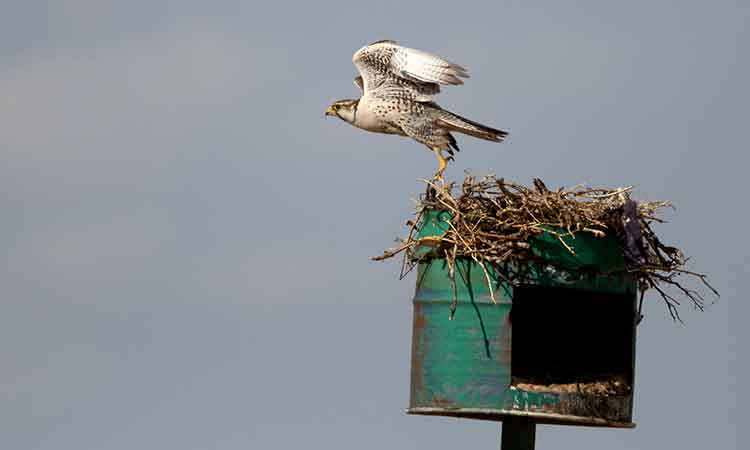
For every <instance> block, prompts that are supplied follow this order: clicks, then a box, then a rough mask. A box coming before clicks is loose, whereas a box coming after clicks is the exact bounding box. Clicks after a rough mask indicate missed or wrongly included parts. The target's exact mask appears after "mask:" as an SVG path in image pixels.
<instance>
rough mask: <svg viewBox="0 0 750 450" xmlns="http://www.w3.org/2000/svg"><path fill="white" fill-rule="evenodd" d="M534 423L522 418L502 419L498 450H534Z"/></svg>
mask: <svg viewBox="0 0 750 450" xmlns="http://www.w3.org/2000/svg"><path fill="white" fill-rule="evenodd" d="M535 440H536V423H534V421H533V420H530V419H527V418H524V417H513V418H511V417H508V418H505V419H503V432H502V438H501V444H500V450H534V441H535Z"/></svg>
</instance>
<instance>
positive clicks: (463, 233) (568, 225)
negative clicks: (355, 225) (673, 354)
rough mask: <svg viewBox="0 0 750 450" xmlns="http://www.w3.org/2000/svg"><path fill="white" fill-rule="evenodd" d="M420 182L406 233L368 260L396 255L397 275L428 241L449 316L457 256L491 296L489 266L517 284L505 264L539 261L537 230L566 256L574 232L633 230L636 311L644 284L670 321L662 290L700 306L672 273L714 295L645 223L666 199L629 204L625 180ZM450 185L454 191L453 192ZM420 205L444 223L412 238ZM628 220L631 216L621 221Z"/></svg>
mask: <svg viewBox="0 0 750 450" xmlns="http://www.w3.org/2000/svg"><path fill="white" fill-rule="evenodd" d="M423 181H424V182H425V183H426V184H427V193H426V194H425V195H424V197H423V198H422V199H421V201H420V202H419V204H418V206H417V213H416V217H415V218H414V219H412V220H410V221H408V222H407V225H408V226H409V232H408V235H407V238H406V239H405V240H403V241H402V244H401V245H399V246H398V247H396V248H393V249H389V250H386V251H385V252H384V253H383V254H382V255H381V256H378V257H375V258H373V259H374V260H376V261H382V260H385V259H389V258H392V257H394V256H396V255H399V254H403V265H402V271H401V276H402V277H403V276H404V275H405V274H406V273H408V272H409V271H410V270H411V269H412V268H413V267H414V266H415V265H416V264H417V263H419V262H420V259H419V258H418V257H417V249H419V248H421V247H423V246H426V245H427V246H429V247H431V248H432V249H433V252H432V255H441V257H444V258H445V260H446V262H447V265H448V273H449V276H450V278H451V283H452V285H453V291H454V301H453V303H452V305H451V317H453V313H454V311H455V308H456V304H457V290H456V285H455V282H456V281H455V268H456V267H455V264H456V261H457V260H459V259H467V260H472V261H474V262H476V263H477V264H478V265H479V267H481V268H482V271H483V273H484V275H485V279H486V281H487V284H488V287H489V290H490V296H491V299H492V301H493V302H496V299H495V294H494V290H495V289H494V287H493V283H492V277H491V276H490V273H489V272H490V269H491V270H492V271H493V272H494V273H495V274H497V275H498V276H499V277H501V278H502V279H503V281H505V282H506V283H508V284H510V285H515V284H517V283H518V282H519V281H521V280H519V279H518V273H519V271H518V270H515V271H510V270H508V268H509V267H516V268H518V267H525V266H526V265H528V264H530V263H534V262H541V261H540V260H539V258H538V257H537V256H536V255H534V253H533V252H532V249H531V245H530V244H529V242H530V240H531V239H532V238H533V237H535V236H538V235H540V234H542V233H549V234H551V235H553V236H555V237H557V239H558V241H559V242H560V243H561V244H562V245H563V246H564V247H565V248H566V249H567V250H568V251H569V252H570V253H571V254H574V249H573V248H572V247H571V246H570V245H569V244H568V243H567V242H566V241H565V238H570V239H575V238H576V235H577V234H579V233H590V234H593V235H595V236H597V237H603V236H605V235H614V236H619V237H621V238H622V236H625V235H627V234H628V233H629V232H630V233H631V235H632V232H633V230H635V233H636V234H637V238H636V239H634V240H633V239H631V241H632V242H630V245H631V246H633V248H631V249H630V250H631V251H635V252H636V253H639V254H638V255H636V256H637V258H636V259H637V261H635V262H633V261H630V263H629V264H628V267H627V272H628V273H629V274H631V275H632V276H633V277H634V278H635V279H636V282H637V285H638V286H639V290H640V291H641V300H640V302H639V314H640V312H641V311H640V310H641V306H642V301H643V294H644V293H645V292H646V291H647V290H649V289H653V290H655V291H656V292H657V293H659V295H660V296H661V297H662V299H663V300H664V302H665V304H666V306H667V310H668V311H669V314H670V315H671V317H672V318H673V319H674V320H678V321H681V319H680V315H679V310H678V307H679V306H680V301H679V299H678V298H677V297H676V296H675V295H674V294H671V293H670V292H668V289H672V290H676V291H677V292H678V293H679V294H681V295H682V296H683V297H686V298H687V299H688V300H690V301H691V302H692V304H693V306H694V307H695V308H697V309H699V310H703V309H704V307H705V298H704V297H703V295H702V294H701V293H700V292H698V291H697V290H694V289H690V288H688V287H686V286H685V285H683V284H682V283H681V282H680V281H678V277H680V276H685V277H688V278H691V279H693V280H696V279H697V280H699V281H700V282H701V283H702V284H703V285H704V286H705V287H706V288H708V289H709V290H710V291H711V292H712V293H713V294H714V295H716V296H717V297H718V295H719V294H718V292H717V291H716V289H714V288H713V287H712V286H711V285H710V284H709V283H708V280H707V276H706V275H704V274H701V273H697V272H692V271H689V270H686V269H685V264H686V262H687V258H686V257H685V256H684V255H683V253H682V252H681V251H680V250H679V249H678V248H676V247H670V246H666V245H664V244H663V243H662V242H661V240H660V239H659V238H658V237H657V235H656V233H654V231H653V230H652V229H651V224H652V223H654V222H662V220H660V219H659V218H658V217H656V212H657V211H658V210H659V209H661V208H664V207H668V206H671V204H670V203H669V202H663V201H657V202H646V201H643V202H638V203H637V204H636V203H635V202H632V201H631V200H630V193H631V191H632V189H633V188H632V186H626V187H621V188H618V189H606V188H590V187H585V186H581V185H579V186H575V187H573V188H571V189H569V190H566V189H563V188H559V189H557V190H550V189H549V188H548V187H547V186H546V185H545V184H544V183H543V182H542V181H541V180H539V179H535V180H534V182H533V187H525V186H522V185H520V184H516V183H512V182H508V181H506V180H504V179H503V178H496V177H494V176H488V177H484V178H482V179H480V180H477V179H476V178H475V177H473V176H467V177H465V179H464V181H463V184H462V185H461V187H460V189H456V186H455V184H454V183H445V182H443V181H442V180H434V179H433V180H423ZM454 191H457V192H456V193H455V194H454ZM628 208H631V213H632V214H631V216H632V217H630V218H628V217H625V216H627V214H625V213H624V212H626V210H627V209H628ZM427 210H440V211H448V212H449V213H450V214H451V218H450V220H448V228H447V230H446V232H445V233H444V234H443V235H442V236H428V237H417V236H418V232H419V228H418V227H419V223H420V221H421V220H422V218H423V214H424V212H425V211H427ZM630 220H635V221H636V222H635V223H631V224H628V223H627V222H628V221H630ZM626 228H628V229H626ZM556 230H562V231H556ZM621 242H622V239H621ZM626 256H627V254H626ZM626 260H627V258H626ZM544 263H545V264H549V263H550V262H549V261H544ZM560 269H563V270H565V268H560Z"/></svg>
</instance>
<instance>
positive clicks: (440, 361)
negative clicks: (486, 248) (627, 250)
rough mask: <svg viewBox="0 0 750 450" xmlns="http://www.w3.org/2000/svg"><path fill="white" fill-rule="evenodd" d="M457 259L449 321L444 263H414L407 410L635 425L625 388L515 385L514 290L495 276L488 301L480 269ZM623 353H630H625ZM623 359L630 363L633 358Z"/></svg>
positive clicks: (449, 299)
mask: <svg viewBox="0 0 750 450" xmlns="http://www.w3.org/2000/svg"><path fill="white" fill-rule="evenodd" d="M459 264H460V267H458V268H457V272H458V274H457V276H456V281H457V283H456V289H457V294H458V300H459V302H458V307H457V309H456V313H455V316H454V319H453V320H449V311H450V308H449V306H450V303H451V302H452V300H453V287H452V285H451V283H450V281H449V279H448V277H447V268H446V267H445V265H444V263H441V261H440V260H435V261H433V262H432V263H430V264H426V263H425V264H420V267H419V274H418V280H419V282H418V286H417V290H416V293H415V297H414V322H413V325H414V328H413V339H412V376H411V395H410V407H409V409H408V411H407V412H408V413H409V414H419V415H440V416H450V417H462V418H471V419H482V420H493V421H502V420H503V418H507V417H528V418H532V419H533V420H534V421H535V422H537V423H545V424H568V425H583V426H596V427H614V428H632V427H634V426H635V425H634V424H633V423H632V422H631V419H632V399H633V394H632V390H631V391H630V392H629V393H627V394H624V395H602V394H596V393H581V392H578V393H575V392H573V393H571V392H536V391H526V390H523V389H518V388H517V387H516V386H514V385H513V383H512V370H511V369H512V367H511V355H512V349H511V345H512V339H511V338H512V323H511V315H510V311H511V308H512V298H513V290H512V288H510V287H509V286H507V285H505V284H503V283H502V282H501V281H499V280H494V281H495V285H494V288H495V291H494V295H495V298H496V300H497V304H493V303H492V301H491V296H490V293H489V288H488V285H487V282H486V278H485V275H484V272H483V271H482V270H481V268H479V267H478V265H477V264H475V263H470V262H461V263H459ZM601 285H606V283H603V284H602V283H599V286H601ZM618 292H622V291H621V290H619V289H618ZM634 300H635V298H633V301H634ZM543 313H544V312H543V311H540V314H543ZM627 356H628V357H633V358H634V354H632V353H631V354H628V355H627ZM629 363H630V364H631V365H632V361H631V362H629Z"/></svg>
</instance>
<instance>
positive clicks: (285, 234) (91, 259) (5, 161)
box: [0, 0, 750, 450]
mask: <svg viewBox="0 0 750 450" xmlns="http://www.w3.org/2000/svg"><path fill="white" fill-rule="evenodd" d="M401 3H402V2H396V1H381V2H377V4H375V3H374V2H371V3H364V4H358V3H357V2H351V1H348V2H343V1H342V2H315V3H313V2H310V3H308V4H301V3H299V4H298V3H294V2H286V1H275V2H262V3H261V2H253V1H215V2H197V1H179V2H178V1H159V0H156V1H154V0H151V1H143V0H134V1H131V2H104V1H94V0H68V1H64V2H62V1H58V2H53V1H46V2H45V1H35V2H23V1H18V0H16V1H13V0H11V1H10V2H5V4H4V6H3V13H2V15H0V210H1V211H3V212H4V214H3V220H2V221H0V248H2V249H3V252H2V253H1V255H2V256H1V258H2V259H1V260H0V285H2V293H0V296H1V298H0V357H1V358H2V365H1V366H0V367H1V368H2V370H0V447H1V448H3V449H5V448H7V449H14V450H27V449H29V450H31V449H34V450H37V449H39V450H47V449H49V450H53V449H54V450H60V449H71V450H84V449H92V450H94V449H95V450H105V449H106V450H110V449H111V450H119V449H123V450H125V449H127V450H130V449H133V448H140V449H151V448H153V449H160V450H161V449H180V450H184V449H206V448H211V449H243V450H246V449H270V448H280V449H286V448H299V447H303V446H304V447H313V448H333V449H338V448H340V449H352V448H356V449H358V450H369V449H382V448H398V449H422V448H430V449H455V448H465V447H467V446H471V447H472V448H476V449H483V448H498V446H499V437H500V427H499V425H497V424H494V423H489V422H473V421H459V420H453V419H444V418H419V417H408V416H406V415H404V414H403V409H404V408H405V407H406V406H407V402H408V386H409V378H408V376H409V351H410V341H409V339H410V333H411V330H410V326H411V304H410V300H411V295H412V293H413V282H414V280H413V279H411V278H410V279H407V280H405V281H398V280H397V274H398V269H399V267H398V263H397V262H395V261H394V262H391V263H374V262H371V261H370V257H371V256H374V255H377V254H379V253H380V252H381V251H382V250H383V248H385V247H387V246H389V245H390V244H392V242H393V239H394V238H395V237H396V236H397V235H400V234H402V233H403V231H404V230H403V228H402V226H403V223H404V220H405V219H406V217H407V216H408V214H409V213H410V212H411V210H412V207H413V203H412V201H411V199H412V198H414V197H415V196H416V195H417V194H418V193H419V192H420V190H421V189H422V188H421V186H420V183H419V182H418V181H417V179H418V178H420V177H425V176H429V175H431V174H432V173H433V172H434V169H435V161H434V156H433V155H431V154H430V153H429V152H427V151H425V149H424V148H423V147H421V146H420V145H418V144H416V143H414V142H410V141H407V140H405V139H401V138H397V137H393V136H381V135H374V134H367V133H364V132H362V131H361V130H357V129H354V128H352V127H349V126H347V125H346V124H343V123H341V122H340V121H335V120H332V119H330V118H329V120H325V119H324V117H323V111H324V109H325V107H326V105H327V104H328V103H329V102H331V101H333V100H336V99H339V98H346V97H354V96H356V94H357V91H356V88H355V87H354V85H353V84H352V78H353V77H354V76H355V75H356V73H355V69H354V67H353V66H352V64H351V55H352V53H353V52H354V51H355V50H357V49H358V48H359V47H360V46H362V45H364V44H366V43H368V42H371V41H374V40H379V39H385V38H391V39H397V40H399V41H400V42H402V43H404V44H406V45H409V46H413V47H418V48H422V49H425V50H429V51H432V52H435V53H437V54H440V55H444V56H446V57H448V58H449V59H451V60H454V61H456V62H457V63H460V64H462V65H464V66H466V67H467V68H468V69H469V71H470V73H471V75H472V78H471V79H470V80H469V81H468V82H467V83H466V85H465V86H462V87H460V88H447V89H445V90H444V94H442V95H441V96H440V97H439V98H438V101H439V102H440V103H441V104H442V105H443V106H444V107H446V108H449V109H452V110H454V111H456V112H458V113H460V114H462V115H466V116H469V117H471V118H473V119H475V120H477V121H480V122H484V123H487V124H488V125H492V126H495V127H499V128H503V129H507V130H510V132H511V138H510V140H509V141H508V142H506V143H504V144H502V145H497V144H492V143H487V142H483V141H478V140H473V139H471V138H468V137H465V138H461V139H460V141H459V142H460V145H461V147H462V149H463V151H462V152H461V153H460V154H459V155H458V158H457V159H458V161H457V162H456V164H454V165H451V166H449V168H448V171H447V173H446V174H447V176H449V177H452V178H455V177H461V176H462V175H463V171H464V170H471V171H472V172H473V173H475V174H478V175H482V174H486V173H496V174H498V175H501V176H504V177H506V178H509V179H513V180H517V181H520V182H529V181H530V179H531V178H532V177H541V178H543V179H544V180H545V181H546V182H547V185H548V186H558V185H573V184H576V183H579V182H588V183H592V184H596V185H609V186H618V185H623V184H634V185H635V186H636V197H639V198H649V199H670V200H672V201H674V203H675V205H676V207H677V210H676V212H667V214H666V217H667V218H668V219H669V221H670V223H668V224H665V225H661V226H659V228H658V231H659V232H660V233H662V234H663V235H664V236H665V238H666V239H667V240H668V241H670V242H672V243H675V244H677V245H679V246H681V247H682V248H683V249H684V250H685V251H686V252H687V253H688V254H689V255H691V256H692V257H693V259H692V266H691V267H692V268H693V269H696V270H701V271H706V272H709V273H711V275H712V280H713V282H714V284H715V285H716V286H717V288H719V290H720V291H721V292H722V295H723V296H722V298H721V300H720V301H719V302H718V303H716V304H715V305H711V306H710V307H709V308H708V309H707V311H706V312H705V313H702V314H699V313H694V312H692V311H691V310H690V308H689V307H686V308H684V310H683V313H684V314H683V315H684V318H685V321H686V323H687V325H685V326H680V325H677V324H674V323H672V322H670V320H669V319H668V316H667V313H666V311H665V310H664V308H663V307H662V305H661V304H660V303H659V300H658V298H657V297H655V296H653V295H652V296H651V297H649V299H648V302H647V303H648V305H647V317H646V319H645V321H644V322H643V323H642V324H641V326H640V328H639V341H638V361H637V372H636V378H637V386H636V401H635V420H636V422H638V428H636V429H635V430H625V431H622V430H619V431H613V430H594V429H586V428H566V427H540V428H539V430H538V435H537V448H540V449H545V448H548V449H549V448H584V449H586V448H592V449H593V448H608V449H636V448H639V449H646V448H654V449H656V448H660V449H661V448H682V449H705V448H722V449H723V448H727V449H739V448H740V426H741V425H743V424H745V423H746V422H747V421H748V419H749V417H748V413H747V411H746V410H747V408H746V407H745V405H746V404H747V403H748V400H750V399H749V398H748V395H747V387H746V383H744V381H746V380H747V379H748V377H750V365H748V362H747V350H746V349H745V348H744V345H743V348H741V347H740V346H741V345H742V344H745V343H747V341H748V338H750V332H749V331H748V327H746V326H745V324H744V322H745V320H746V319H747V317H748V316H750V307H749V306H748V302H747V301H746V298H745V297H746V296H747V295H746V293H745V291H746V288H745V286H744V285H745V283H747V281H748V279H749V275H750V270H748V269H749V268H750V263H749V262H748V258H747V256H746V253H747V250H748V248H747V247H748V245H747V243H746V241H747V238H746V235H745V232H744V229H745V228H746V226H745V222H746V221H747V220H748V218H750V216H749V215H748V213H747V211H746V208H745V205H746V204H747V188H746V178H747V175H746V172H747V170H748V166H750V164H749V163H750V159H749V158H748V156H747V153H746V147H747V145H748V144H747V143H748V142H749V141H750V127H748V124H747V118H748V106H747V105H748V104H750V95H748V87H747V80H749V79H750V63H749V62H748V57H747V49H748V44H750V6H748V5H749V4H748V3H747V2H742V1H715V2H698V1H662V0H657V1H631V2H602V1H579V2H556V1H523V2H521V1H506V2H472V1H462V2H442V3H441V2H409V3H408V5H402V4H401Z"/></svg>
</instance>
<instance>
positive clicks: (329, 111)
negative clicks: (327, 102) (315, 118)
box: [326, 105, 336, 116]
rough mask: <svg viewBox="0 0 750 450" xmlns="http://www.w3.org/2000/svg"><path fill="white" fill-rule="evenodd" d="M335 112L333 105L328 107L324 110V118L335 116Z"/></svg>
mask: <svg viewBox="0 0 750 450" xmlns="http://www.w3.org/2000/svg"><path fill="white" fill-rule="evenodd" d="M335 115H336V110H335V109H333V105H331V106H329V107H328V109H326V116H335Z"/></svg>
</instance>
